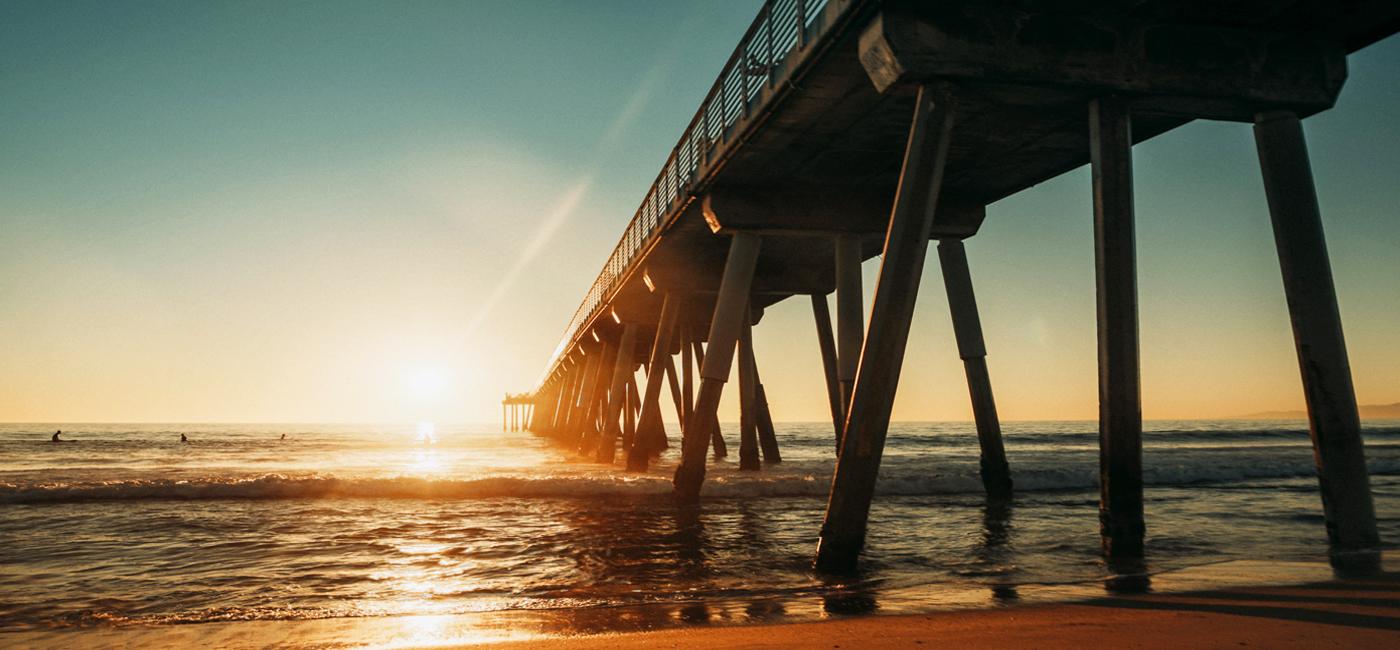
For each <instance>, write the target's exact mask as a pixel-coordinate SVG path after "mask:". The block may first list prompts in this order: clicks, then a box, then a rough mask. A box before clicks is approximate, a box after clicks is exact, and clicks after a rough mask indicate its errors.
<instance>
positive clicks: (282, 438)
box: [278, 433, 287, 440]
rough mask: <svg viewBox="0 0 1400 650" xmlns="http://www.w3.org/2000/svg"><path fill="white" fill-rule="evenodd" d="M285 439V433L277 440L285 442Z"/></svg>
mask: <svg viewBox="0 0 1400 650" xmlns="http://www.w3.org/2000/svg"><path fill="white" fill-rule="evenodd" d="M286 439H287V434H285V433H284V434H282V437H281V438H278V440H286Z"/></svg>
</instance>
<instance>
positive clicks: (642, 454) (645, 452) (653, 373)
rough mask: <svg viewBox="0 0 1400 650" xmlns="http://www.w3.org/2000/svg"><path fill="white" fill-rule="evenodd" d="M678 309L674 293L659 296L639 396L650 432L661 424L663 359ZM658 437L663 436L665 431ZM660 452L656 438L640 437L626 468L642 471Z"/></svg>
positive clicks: (668, 352)
mask: <svg viewBox="0 0 1400 650" xmlns="http://www.w3.org/2000/svg"><path fill="white" fill-rule="evenodd" d="M679 311H680V303H679V300H678V297H677V296H673V295H671V294H669V293H668V294H666V295H665V297H663V298H662V299H661V318H660V319H659V320H658V322H657V324H656V338H655V339H654V340H653V341H652V344H651V355H650V357H649V358H648V359H647V387H646V393H645V394H644V395H642V416H641V418H640V419H641V421H642V429H643V430H644V431H647V432H650V431H651V427H652V426H661V384H662V383H663V382H665V381H666V361H669V360H670V358H671V332H672V330H674V329H676V315H677V313H678V312H679ZM661 438H662V439H663V440H664V439H665V438H666V434H665V431H664V430H663V431H662V433H661ZM658 451H660V448H657V447H656V443H655V439H654V438H650V439H649V438H648V437H647V436H642V437H639V438H638V440H637V441H636V442H635V443H633V445H632V448H631V449H629V450H628V452H627V470H628V471H632V472H645V471H646V469H647V460H648V458H649V457H650V456H651V454H653V453H656V452H658Z"/></svg>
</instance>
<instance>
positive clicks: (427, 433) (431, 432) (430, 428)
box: [418, 420, 437, 443]
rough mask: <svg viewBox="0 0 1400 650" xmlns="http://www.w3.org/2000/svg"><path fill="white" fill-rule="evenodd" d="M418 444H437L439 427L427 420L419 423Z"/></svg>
mask: <svg viewBox="0 0 1400 650" xmlns="http://www.w3.org/2000/svg"><path fill="white" fill-rule="evenodd" d="M418 442H429V443H432V442H437V425H435V424H433V423H432V422H428V421H427V420H423V421H421V422H419V423H418Z"/></svg>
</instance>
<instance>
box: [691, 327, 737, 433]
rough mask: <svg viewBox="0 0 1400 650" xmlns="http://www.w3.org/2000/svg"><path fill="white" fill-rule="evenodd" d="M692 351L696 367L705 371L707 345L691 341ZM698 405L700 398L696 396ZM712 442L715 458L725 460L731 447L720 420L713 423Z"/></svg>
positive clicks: (694, 340)
mask: <svg viewBox="0 0 1400 650" xmlns="http://www.w3.org/2000/svg"><path fill="white" fill-rule="evenodd" d="M690 343H691V349H692V350H694V351H695V366H696V367H697V368H700V369H703V368H704V367H705V345H704V344H703V343H701V342H700V340H699V339H692V340H691V342H690ZM695 399H696V403H698V402H699V400H700V397H699V396H698V395H697V396H696V398H695ZM710 442H711V444H712V445H713V446H714V450H715V458H725V457H728V456H729V445H728V444H727V443H725V441H724V432H723V431H721V430H720V428H719V420H718V419H716V420H715V421H714V422H713V423H711V428H710Z"/></svg>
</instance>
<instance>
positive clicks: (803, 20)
mask: <svg viewBox="0 0 1400 650" xmlns="http://www.w3.org/2000/svg"><path fill="white" fill-rule="evenodd" d="M796 14H797V49H799V50H800V49H802V48H804V47H807V0H797V11H796Z"/></svg>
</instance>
